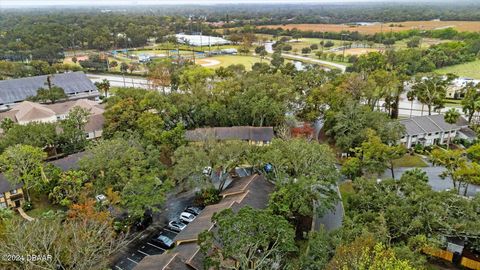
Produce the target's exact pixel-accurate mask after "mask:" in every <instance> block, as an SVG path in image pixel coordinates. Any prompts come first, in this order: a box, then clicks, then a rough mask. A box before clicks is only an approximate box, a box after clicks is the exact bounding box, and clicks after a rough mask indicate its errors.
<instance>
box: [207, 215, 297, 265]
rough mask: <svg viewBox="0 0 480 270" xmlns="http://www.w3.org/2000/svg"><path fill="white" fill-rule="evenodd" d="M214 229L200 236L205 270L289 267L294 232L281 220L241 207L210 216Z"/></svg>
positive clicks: (293, 243) (277, 217) (278, 217)
mask: <svg viewBox="0 0 480 270" xmlns="http://www.w3.org/2000/svg"><path fill="white" fill-rule="evenodd" d="M212 221H214V222H215V224H216V229H215V230H211V231H206V232H203V233H202V234H200V236H199V245H200V251H201V252H202V253H203V254H204V255H205V258H206V259H205V260H204V266H205V268H206V269H210V268H213V269H224V268H231V263H232V262H231V260H232V259H233V260H234V264H235V263H237V266H236V267H234V268H232V269H252V267H253V269H267V268H270V267H272V266H274V265H278V266H279V267H280V266H283V265H286V264H288V257H289V255H290V254H291V253H293V252H295V251H296V250H297V247H296V246H295V241H294V237H295V235H294V230H293V228H292V227H291V225H290V224H288V222H287V221H286V220H285V219H284V218H283V217H281V216H276V215H272V214H271V213H269V212H268V211H266V210H255V209H252V208H250V207H244V208H242V209H240V211H238V213H234V212H233V211H232V210H231V209H226V210H224V211H222V212H220V213H217V214H215V215H214V216H213V218H212Z"/></svg>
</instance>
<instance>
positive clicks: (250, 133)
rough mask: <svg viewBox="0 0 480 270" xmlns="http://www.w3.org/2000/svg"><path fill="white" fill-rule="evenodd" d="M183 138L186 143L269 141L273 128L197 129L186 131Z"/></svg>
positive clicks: (271, 137)
mask: <svg viewBox="0 0 480 270" xmlns="http://www.w3.org/2000/svg"><path fill="white" fill-rule="evenodd" d="M185 138H186V139H187V140H188V141H204V140H207V139H216V140H253V141H271V140H272V139H273V127H249V126H239V127H214V128H197V129H194V130H187V132H185Z"/></svg>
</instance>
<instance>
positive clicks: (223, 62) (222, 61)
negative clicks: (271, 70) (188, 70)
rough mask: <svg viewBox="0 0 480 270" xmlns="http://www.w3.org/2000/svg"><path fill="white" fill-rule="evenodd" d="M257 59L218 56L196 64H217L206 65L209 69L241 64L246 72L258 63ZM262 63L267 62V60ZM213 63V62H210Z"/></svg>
mask: <svg viewBox="0 0 480 270" xmlns="http://www.w3.org/2000/svg"><path fill="white" fill-rule="evenodd" d="M260 60H261V59H260V58H259V57H255V56H248V55H247V56H244V55H220V56H214V57H208V58H199V59H198V61H197V64H206V63H207V62H208V61H214V62H218V63H217V64H214V65H208V66H206V67H209V68H219V67H228V66H230V65H236V64H242V65H244V66H245V68H246V69H247V70H251V69H252V66H253V64H255V63H257V62H260ZM262 61H264V62H268V60H267V59H263V60H262ZM211 63H213V62H211Z"/></svg>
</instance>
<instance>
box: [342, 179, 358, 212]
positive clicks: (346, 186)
mask: <svg viewBox="0 0 480 270" xmlns="http://www.w3.org/2000/svg"><path fill="white" fill-rule="evenodd" d="M338 189H339V190H340V194H341V195H342V202H343V207H345V208H347V207H348V204H347V202H348V199H349V198H350V196H351V195H352V194H354V193H355V190H354V189H353V184H352V181H346V182H343V183H341V184H340V185H339V186H338Z"/></svg>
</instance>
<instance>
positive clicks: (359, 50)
mask: <svg viewBox="0 0 480 270" xmlns="http://www.w3.org/2000/svg"><path fill="white" fill-rule="evenodd" d="M382 51H383V50H382V49H374V48H352V49H345V55H357V56H358V55H362V54H367V53H370V52H382ZM334 53H336V54H343V50H337V51H335V52H334Z"/></svg>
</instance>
